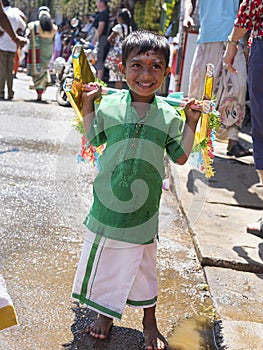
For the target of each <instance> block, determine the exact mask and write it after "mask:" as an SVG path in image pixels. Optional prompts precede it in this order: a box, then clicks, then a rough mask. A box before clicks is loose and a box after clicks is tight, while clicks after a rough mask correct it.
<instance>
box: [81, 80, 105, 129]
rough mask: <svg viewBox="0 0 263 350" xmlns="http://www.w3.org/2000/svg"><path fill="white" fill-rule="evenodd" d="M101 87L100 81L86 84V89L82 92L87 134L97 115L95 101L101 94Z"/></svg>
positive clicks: (83, 114) (83, 116)
mask: <svg viewBox="0 0 263 350" xmlns="http://www.w3.org/2000/svg"><path fill="white" fill-rule="evenodd" d="M101 89H102V87H101V85H100V84H98V83H90V84H85V91H84V92H83V94H82V118H83V125H84V130H85V134H87V133H88V131H89V129H90V126H91V123H92V120H93V119H94V117H95V113H94V101H95V100H96V99H97V98H99V97H100V96H101Z"/></svg>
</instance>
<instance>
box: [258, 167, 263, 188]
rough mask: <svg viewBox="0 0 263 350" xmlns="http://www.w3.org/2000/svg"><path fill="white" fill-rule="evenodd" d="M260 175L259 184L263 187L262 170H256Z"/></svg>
mask: <svg viewBox="0 0 263 350" xmlns="http://www.w3.org/2000/svg"><path fill="white" fill-rule="evenodd" d="M258 172H259V175H260V180H261V184H262V185H263V170H258Z"/></svg>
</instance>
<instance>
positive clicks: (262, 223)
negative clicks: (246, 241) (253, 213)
mask: <svg viewBox="0 0 263 350" xmlns="http://www.w3.org/2000/svg"><path fill="white" fill-rule="evenodd" d="M247 233H251V234H252V235H255V236H258V237H260V238H263V218H260V219H259V220H258V221H257V222H255V223H254V224H250V225H248V226H247Z"/></svg>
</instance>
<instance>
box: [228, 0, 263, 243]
mask: <svg viewBox="0 0 263 350" xmlns="http://www.w3.org/2000/svg"><path fill="white" fill-rule="evenodd" d="M248 31H251V39H252V45H251V48H250V55H249V59H248V90H249V97H250V108H251V124H252V130H251V131H252V140H253V151H254V152H253V156H254V161H255V167H256V169H257V171H258V173H259V176H260V181H261V183H260V184H259V185H260V186H263V112H262V111H263V98H262V97H263V60H262V57H263V2H262V0H253V1H252V0H244V1H242V3H241V6H240V9H239V12H238V15H237V18H236V20H235V23H234V26H233V28H232V32H231V34H230V36H229V41H228V43H227V47H226V52H225V54H224V58H223V61H224V66H225V69H227V70H228V71H229V72H230V74H233V75H234V76H236V75H239V71H238V66H237V65H236V62H237V61H236V58H237V54H238V46H239V41H240V40H241V38H242V37H243V36H244V35H245V34H246V33H247V32H248ZM247 232H248V233H252V234H254V235H256V236H259V237H261V238H263V218H262V217H261V218H260V219H259V220H258V222H256V223H252V224H249V225H248V226H247Z"/></svg>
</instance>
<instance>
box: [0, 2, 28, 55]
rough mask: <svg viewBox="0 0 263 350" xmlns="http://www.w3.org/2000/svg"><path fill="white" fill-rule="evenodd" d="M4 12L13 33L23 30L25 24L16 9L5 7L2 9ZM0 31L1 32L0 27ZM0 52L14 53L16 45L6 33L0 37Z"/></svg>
mask: <svg viewBox="0 0 263 350" xmlns="http://www.w3.org/2000/svg"><path fill="white" fill-rule="evenodd" d="M4 11H5V13H6V15H7V17H8V19H9V21H10V23H11V26H12V28H13V30H14V32H15V33H16V31H17V30H18V29H21V30H25V28H26V24H25V22H24V21H23V19H22V17H21V16H20V15H19V14H18V12H17V10H16V9H14V8H12V7H11V6H6V7H4ZM0 29H1V30H3V29H2V27H1V26H0ZM0 50H2V51H10V52H16V43H15V42H13V40H12V39H11V38H10V36H9V35H8V34H7V33H6V32H4V34H3V35H2V36H1V37H0Z"/></svg>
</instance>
